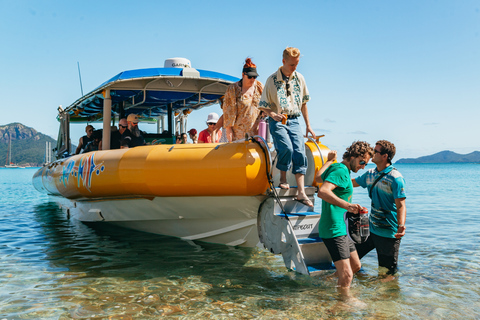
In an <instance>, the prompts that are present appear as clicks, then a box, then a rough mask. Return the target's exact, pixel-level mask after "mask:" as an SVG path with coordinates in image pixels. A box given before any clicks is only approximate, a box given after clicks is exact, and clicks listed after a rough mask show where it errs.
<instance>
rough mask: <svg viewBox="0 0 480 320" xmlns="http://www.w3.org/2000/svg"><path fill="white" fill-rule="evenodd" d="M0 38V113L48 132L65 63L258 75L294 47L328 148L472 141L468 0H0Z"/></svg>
mask: <svg viewBox="0 0 480 320" xmlns="http://www.w3.org/2000/svg"><path fill="white" fill-rule="evenodd" d="M0 43H1V45H0V93H1V97H2V98H1V100H0V110H1V111H2V116H3V117H2V120H1V122H0V125H3V124H8V123H11V122H21V123H23V124H25V125H27V126H30V127H33V128H35V129H37V130H38V131H40V132H42V133H45V134H48V135H50V136H53V137H55V138H56V136H57V130H58V124H57V122H56V120H55V117H56V109H57V106H58V105H63V106H64V107H66V106H68V105H70V104H71V103H73V102H74V101H75V100H76V99H77V98H79V97H80V95H81V92H80V84H79V78H78V70H77V62H79V63H80V67H81V72H82V81H83V90H84V93H87V92H89V91H90V90H92V89H94V88H95V87H97V86H98V85H99V84H101V83H102V82H104V81H105V80H107V79H109V78H111V77H112V76H114V75H116V74H117V73H119V72H121V71H124V70H131V69H139V68H152V67H163V62H164V60H165V59H167V58H171V57H185V58H187V59H189V60H190V61H191V62H192V66H193V67H194V68H198V69H206V70H212V71H217V72H222V73H227V74H231V75H234V76H238V77H239V76H240V75H241V68H242V65H243V62H244V60H245V58H246V57H251V58H252V59H253V62H254V63H256V64H257V67H258V72H259V74H260V78H259V80H260V81H262V82H263V83H265V80H266V78H267V77H268V76H269V75H270V74H271V73H273V72H274V71H275V70H276V69H277V68H278V67H279V66H280V65H281V54H282V51H283V49H284V48H285V47H287V46H295V47H298V48H299V49H300V50H301V52H302V58H301V60H300V64H299V67H298V71H299V72H301V73H302V74H303V75H304V76H305V79H306V81H307V85H308V88H309V91H310V95H311V99H312V100H311V102H310V103H309V104H308V109H309V114H310V122H311V123H312V127H313V128H314V130H315V132H316V133H317V134H325V137H324V138H323V139H322V142H323V143H324V144H325V145H327V146H329V147H330V148H332V149H336V150H339V152H340V153H343V151H344V150H345V147H346V146H348V145H350V143H351V142H352V141H354V140H365V141H368V142H370V143H375V141H377V140H379V139H387V140H390V141H392V142H394V143H395V145H396V146H397V156H396V158H397V159H399V158H405V157H418V156H423V155H428V154H433V153H436V152H439V151H442V150H452V151H455V152H458V153H463V154H464V153H470V152H472V151H475V150H480V142H479V139H478V138H479V137H480V126H479V125H478V119H480V111H479V110H480V108H479V103H480V1H473V0H462V1H453V0H452V1H433V0H425V1H418V0H415V1H413V0H412V1H409V0H406V1H405V0H404V1H388V0H371V1H368V0H366V1H322V0H317V1H299V2H298V3H295V2H294V1H257V2H243V3H242V2H238V1H237V2H233V1H168V2H167V1H118V0H117V1H86V0H82V1H22V0H14V1H6V0H0ZM211 111H216V112H218V113H221V110H220V108H219V107H218V106H213V107H211V108H206V109H204V110H201V111H199V112H198V115H196V113H193V114H191V115H190V117H189V122H188V124H189V127H195V128H197V129H203V128H204V126H205V119H206V115H207V114H208V113H209V112H211ZM140 127H142V126H140ZM82 131H83V126H80V127H78V128H75V129H74V130H73V133H74V135H73V137H72V141H73V142H74V143H76V141H78V138H79V137H80V133H81V132H82Z"/></svg>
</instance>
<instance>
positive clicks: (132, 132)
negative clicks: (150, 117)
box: [121, 113, 145, 148]
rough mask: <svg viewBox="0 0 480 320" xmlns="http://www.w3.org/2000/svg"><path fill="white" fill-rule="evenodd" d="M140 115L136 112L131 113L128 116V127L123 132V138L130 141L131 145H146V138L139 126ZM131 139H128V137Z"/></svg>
mask: <svg viewBox="0 0 480 320" xmlns="http://www.w3.org/2000/svg"><path fill="white" fill-rule="evenodd" d="M139 121H140V120H138V116H137V115H136V114H133V113H131V114H129V115H128V117H127V127H128V128H127V129H126V130H125V131H124V132H123V134H122V136H121V139H123V140H127V141H130V142H129V145H128V146H129V147H130V148H132V147H137V146H143V145H145V139H144V138H143V135H142V132H141V131H140V129H139V128H138V122H139ZM127 137H129V138H130V140H128V138H127Z"/></svg>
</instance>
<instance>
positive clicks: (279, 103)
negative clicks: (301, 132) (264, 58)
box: [259, 67, 310, 116]
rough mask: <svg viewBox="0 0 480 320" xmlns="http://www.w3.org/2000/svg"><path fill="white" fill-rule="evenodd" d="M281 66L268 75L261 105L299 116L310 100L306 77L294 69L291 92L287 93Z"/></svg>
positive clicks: (261, 106)
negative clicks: (303, 106) (304, 105)
mask: <svg viewBox="0 0 480 320" xmlns="http://www.w3.org/2000/svg"><path fill="white" fill-rule="evenodd" d="M281 68H282V67H280V68H278V70H277V72H275V73H273V74H272V75H271V76H270V77H268V79H267V82H266V83H265V90H263V94H262V98H261V99H260V105H259V107H260V108H265V109H271V110H272V111H273V112H275V113H283V114H287V115H296V116H299V115H301V114H302V105H303V104H304V103H307V102H308V101H309V100H310V95H309V93H308V88H307V84H306V83H305V78H304V77H303V76H302V75H301V74H300V73H299V72H297V71H294V72H293V73H292V75H291V76H290V78H289V81H288V84H289V91H290V94H289V95H287V91H286V90H287V83H286V82H285V80H283V77H282V71H281Z"/></svg>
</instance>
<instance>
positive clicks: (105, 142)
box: [102, 89, 112, 150]
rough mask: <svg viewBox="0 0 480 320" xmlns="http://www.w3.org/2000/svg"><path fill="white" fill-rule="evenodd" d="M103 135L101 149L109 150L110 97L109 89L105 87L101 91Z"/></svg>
mask: <svg viewBox="0 0 480 320" xmlns="http://www.w3.org/2000/svg"><path fill="white" fill-rule="evenodd" d="M103 95H104V98H105V99H104V100H103V137H102V150H110V131H111V126H110V122H112V98H111V97H110V89H105V91H104V92H103Z"/></svg>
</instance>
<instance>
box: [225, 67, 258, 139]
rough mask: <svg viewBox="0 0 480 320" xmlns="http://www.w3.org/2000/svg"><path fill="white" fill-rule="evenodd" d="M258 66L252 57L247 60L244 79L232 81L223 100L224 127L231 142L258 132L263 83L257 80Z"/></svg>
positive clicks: (243, 72) (243, 74)
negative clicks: (259, 105)
mask: <svg viewBox="0 0 480 320" xmlns="http://www.w3.org/2000/svg"><path fill="white" fill-rule="evenodd" d="M257 77H258V73H257V66H256V65H255V64H254V63H253V62H252V60H251V59H250V58H247V59H246V60H245V64H244V66H243V70H242V80H240V81H238V82H235V83H232V84H231V85H229V86H228V88H227V91H226V92H225V99H224V101H223V106H222V109H223V127H224V128H225V132H226V136H227V139H228V141H229V142H232V141H236V140H241V139H245V134H246V133H247V134H248V135H249V136H254V135H256V134H257V130H258V123H259V121H260V117H259V114H260V110H258V103H259V101H260V97H261V96H262V91H263V84H262V83H261V82H260V81H257V80H256V79H257Z"/></svg>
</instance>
